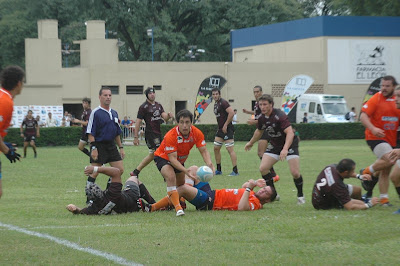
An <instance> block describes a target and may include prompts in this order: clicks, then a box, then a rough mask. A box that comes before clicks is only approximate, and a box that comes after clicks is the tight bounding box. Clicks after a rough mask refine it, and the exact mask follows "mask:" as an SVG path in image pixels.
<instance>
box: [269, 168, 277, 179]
mask: <svg viewBox="0 0 400 266" xmlns="http://www.w3.org/2000/svg"><path fill="white" fill-rule="evenodd" d="M269 172H270V173H271V174H272V177H275V176H276V173H275V170H274V167H271V169H269Z"/></svg>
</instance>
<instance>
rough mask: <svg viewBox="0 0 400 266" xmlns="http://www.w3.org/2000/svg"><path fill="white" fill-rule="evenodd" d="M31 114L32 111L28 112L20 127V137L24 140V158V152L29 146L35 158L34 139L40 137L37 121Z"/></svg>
mask: <svg viewBox="0 0 400 266" xmlns="http://www.w3.org/2000/svg"><path fill="white" fill-rule="evenodd" d="M32 114H33V112H32V110H29V111H28V114H27V116H26V117H25V119H24V120H23V121H22V124H21V127H20V133H21V137H23V138H24V158H26V150H27V148H28V145H31V147H32V149H33V153H34V157H35V158H36V157H37V152H36V137H40V131H39V124H38V122H37V120H36V119H35V118H34V117H33V116H32ZM24 129H25V132H24Z"/></svg>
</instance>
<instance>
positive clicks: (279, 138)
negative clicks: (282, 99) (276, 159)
mask: <svg viewBox="0 0 400 266" xmlns="http://www.w3.org/2000/svg"><path fill="white" fill-rule="evenodd" d="M290 126H291V125H290V122H289V119H288V117H287V115H286V114H285V113H284V112H283V111H281V110H279V109H276V108H274V109H273V110H272V113H271V115H270V116H269V117H267V116H266V115H263V114H261V115H260V116H259V117H258V126H257V128H258V129H259V130H265V131H266V132H267V134H268V136H269V137H270V138H271V140H270V142H271V143H272V145H273V146H275V147H283V146H284V145H285V141H286V133H285V132H284V130H285V129H286V128H288V127H290Z"/></svg>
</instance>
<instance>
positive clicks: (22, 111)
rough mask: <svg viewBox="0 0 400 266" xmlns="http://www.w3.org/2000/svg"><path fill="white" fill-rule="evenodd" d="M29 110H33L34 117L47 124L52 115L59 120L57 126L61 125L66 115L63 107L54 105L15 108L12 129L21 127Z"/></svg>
mask: <svg viewBox="0 0 400 266" xmlns="http://www.w3.org/2000/svg"><path fill="white" fill-rule="evenodd" d="M28 110H32V112H33V117H35V118H36V117H37V116H38V115H39V116H40V121H42V122H44V123H46V118H47V114H48V113H50V112H51V113H52V117H53V118H55V119H56V120H57V126H59V125H61V120H62V118H63V115H64V109H63V107H62V106H58V105H57V106H53V105H29V106H14V111H13V116H12V120H11V125H12V127H20V126H21V124H22V121H23V120H24V118H25V116H26V115H27V114H28Z"/></svg>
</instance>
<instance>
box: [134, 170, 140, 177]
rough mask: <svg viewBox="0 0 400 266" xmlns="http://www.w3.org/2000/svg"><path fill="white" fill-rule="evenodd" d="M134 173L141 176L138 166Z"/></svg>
mask: <svg viewBox="0 0 400 266" xmlns="http://www.w3.org/2000/svg"><path fill="white" fill-rule="evenodd" d="M133 173H134V174H135V175H136V176H137V177H138V178H139V174H140V171H139V170H138V169H137V168H136V169H135V170H133Z"/></svg>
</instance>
